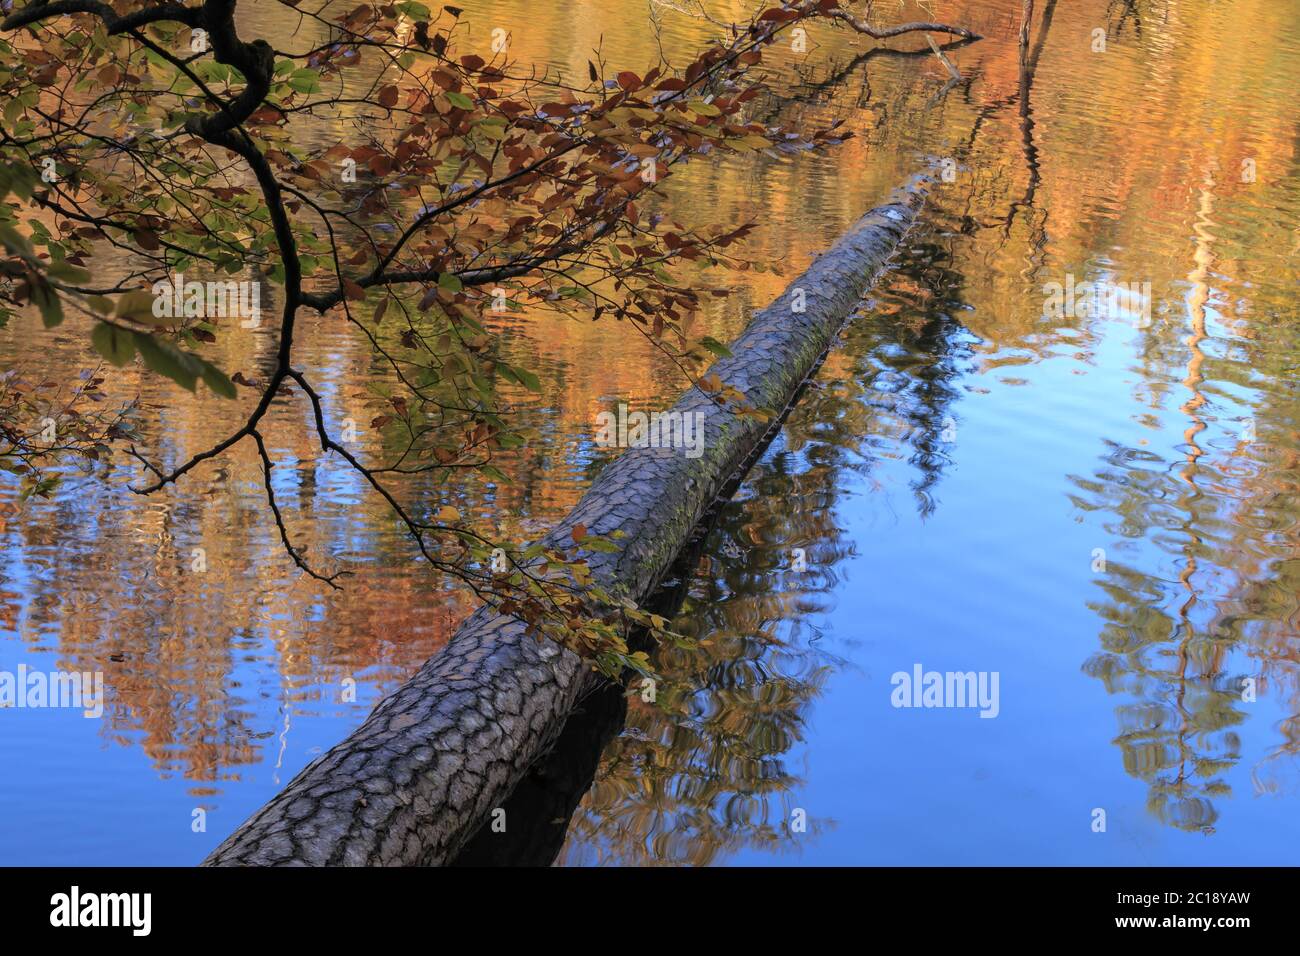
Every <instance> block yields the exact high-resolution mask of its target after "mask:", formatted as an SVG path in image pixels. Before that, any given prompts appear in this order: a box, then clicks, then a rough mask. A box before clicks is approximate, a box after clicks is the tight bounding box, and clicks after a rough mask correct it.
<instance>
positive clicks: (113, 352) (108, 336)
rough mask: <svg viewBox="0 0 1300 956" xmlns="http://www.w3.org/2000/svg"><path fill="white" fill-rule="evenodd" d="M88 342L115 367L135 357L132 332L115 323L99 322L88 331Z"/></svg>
mask: <svg viewBox="0 0 1300 956" xmlns="http://www.w3.org/2000/svg"><path fill="white" fill-rule="evenodd" d="M90 344H91V345H93V346H94V347H95V351H96V352H98V353H99V354H100V355H102V356H104V358H106V359H108V361H109V362H110V363H111V364H112V365H114V366H115V367H117V368H121V367H122V366H124V365H126V363H127V362H129V361H131V359H133V358H135V342H134V341H133V339H132V333H131V332H129V331H127V330H126V329H124V328H121V327H119V326H116V325H110V324H109V323H107V322H100V323H99V324H98V325H96V326H95V331H93V332H91V333H90Z"/></svg>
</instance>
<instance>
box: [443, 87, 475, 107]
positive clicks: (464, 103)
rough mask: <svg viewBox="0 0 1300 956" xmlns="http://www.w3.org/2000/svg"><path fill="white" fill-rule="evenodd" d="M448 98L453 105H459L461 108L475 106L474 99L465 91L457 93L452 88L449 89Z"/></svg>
mask: <svg viewBox="0 0 1300 956" xmlns="http://www.w3.org/2000/svg"><path fill="white" fill-rule="evenodd" d="M447 99H448V101H449V102H450V103H451V105H452V106H455V107H459V108H460V109H463V110H472V109H473V108H474V101H473V100H471V99H470V98H469V97H468V96H466V95H465V94H464V93H456V92H454V91H452V90H448V91H447Z"/></svg>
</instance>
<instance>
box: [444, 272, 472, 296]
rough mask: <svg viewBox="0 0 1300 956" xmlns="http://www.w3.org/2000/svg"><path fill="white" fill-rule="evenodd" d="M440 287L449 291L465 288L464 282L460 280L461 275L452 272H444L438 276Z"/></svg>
mask: <svg viewBox="0 0 1300 956" xmlns="http://www.w3.org/2000/svg"><path fill="white" fill-rule="evenodd" d="M438 286H439V288H443V289H446V290H447V291H448V292H459V291H460V290H461V289H463V288H465V285H464V283H462V282H461V281H460V276H458V275H456V274H455V273H452V272H443V273H441V274H440V275H439V276H438Z"/></svg>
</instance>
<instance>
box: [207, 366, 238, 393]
mask: <svg viewBox="0 0 1300 956" xmlns="http://www.w3.org/2000/svg"><path fill="white" fill-rule="evenodd" d="M200 374H201V375H202V376H203V384H204V385H206V386H207V387H208V388H210V389H212V391H213V392H215V393H216V394H218V395H220V396H221V397H222V398H234V397H235V384H234V382H232V381H231V380H230V379H229V378H227V377H226V373H225V372H223V371H221V369H219V368H217V367H216V366H215V365H213V364H212V363H211V362H203V371H202V372H201V373H200Z"/></svg>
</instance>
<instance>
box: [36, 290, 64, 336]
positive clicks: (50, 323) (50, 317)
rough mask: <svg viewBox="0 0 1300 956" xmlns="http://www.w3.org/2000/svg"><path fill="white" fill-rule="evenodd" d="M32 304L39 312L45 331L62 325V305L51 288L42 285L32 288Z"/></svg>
mask: <svg viewBox="0 0 1300 956" xmlns="http://www.w3.org/2000/svg"><path fill="white" fill-rule="evenodd" d="M32 302H33V304H35V306H36V308H38V309H40V310H41V321H42V322H43V323H45V327H46V328H47V329H52V328H54V327H55V326H56V325H61V324H62V323H63V304H62V303H61V302H60V301H59V294H58V293H57V292H55V291H54V289H53V288H52V287H50V286H48V285H46V284H44V283H41V284H40V285H34V286H32Z"/></svg>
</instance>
